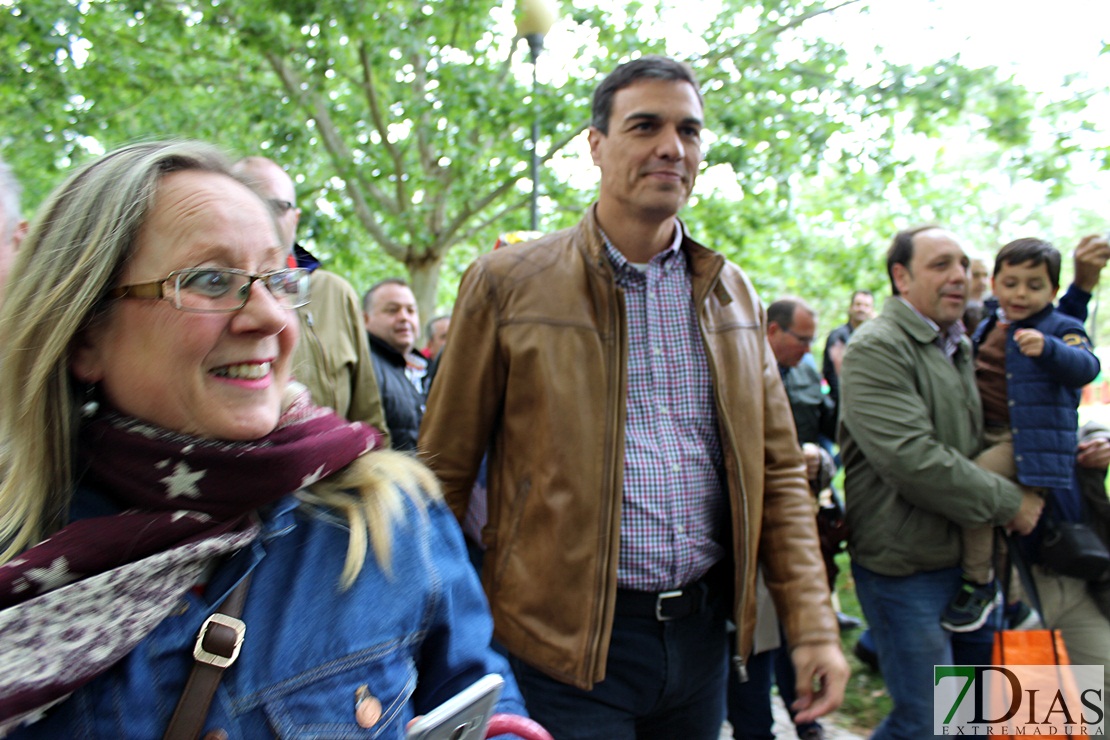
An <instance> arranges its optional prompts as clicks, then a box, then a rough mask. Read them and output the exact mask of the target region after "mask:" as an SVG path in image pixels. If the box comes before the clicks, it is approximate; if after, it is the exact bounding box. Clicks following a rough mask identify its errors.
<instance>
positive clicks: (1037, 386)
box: [941, 239, 1099, 632]
mask: <svg viewBox="0 0 1110 740" xmlns="http://www.w3.org/2000/svg"><path fill="white" fill-rule="evenodd" d="M1059 289H1060V253H1059V252H1058V251H1057V250H1056V249H1055V248H1054V247H1053V246H1052V245H1051V244H1049V243H1048V242H1045V241H1042V240H1041V239H1018V240H1016V241H1012V242H1010V243H1009V244H1007V245H1006V246H1004V247H1003V248H1002V250H1001V251H1000V252H999V253H998V256H997V257H996V258H995V262H994V274H993V276H992V277H991V290H992V292H993V293H994V296H995V298H996V299H997V300H998V310H997V311H996V312H995V314H994V315H989V316H987V317H986V318H985V319H984V320H983V322H982V323H981V324H979V328H978V329H976V331H975V335H974V336H973V338H972V343H973V344H974V345H975V348H976V356H975V381H976V384H977V385H978V387H979V395H980V396H981V398H982V401H983V422H984V425H985V435H984V436H985V442H986V449H984V451H983V452H982V453H981V454H980V455H979V457H977V458H976V462H977V463H978V464H979V465H981V466H982V467H984V468H986V469H987V470H990V471H992V472H995V473H998V474H999V475H1003V476H1006V477H1007V478H1011V479H1013V480H1016V481H1017V482H1018V483H1020V484H1021V485H1023V486H1026V487H1028V488H1032V489H1038V490H1044V489H1052V488H1067V487H1069V486H1070V485H1071V483H1072V470H1073V468H1074V466H1075V450H1076V444H1077V438H1076V429H1077V427H1078V425H1079V424H1078V421H1079V414H1078V408H1079V397H1080V390H1081V389H1082V387H1083V386H1084V385H1086V384H1087V383H1089V382H1091V381H1092V380H1094V379H1095V376H1096V375H1098V372H1099V361H1098V358H1097V357H1095V355H1094V353H1093V352H1092V351H1091V343H1090V340H1089V339H1088V338H1087V333H1086V332H1085V331H1084V330H1083V324H1082V323H1081V322H1079V321H1077V320H1076V319H1073V318H1071V317H1070V316H1066V315H1064V314H1062V313H1059V312H1058V311H1055V310H1054V309H1053V307H1052V301H1053V299H1055V298H1056V293H1057V291H1058V290H1059ZM993 545H994V531H993V528H992V527H989V526H987V527H982V528H975V529H968V528H965V529H964V532H963V556H962V567H963V571H964V583H963V586H962V587H961V589H960V591H959V592H958V593H957V594H956V595H955V596H954V597H953V598H952V601H951V602H949V604H948V606H947V607H946V608H945V610H944V614H943V615H942V617H941V624H942V625H943V626H944V628H945V629H947V630H950V631H952V632H971V631H974V630H977V629H979V628H980V627H982V626H983V624H984V623H985V622H986V621H987V617H988V616H990V613H991V611H993V610H994V608H995V605H996V604H997V603H998V599H999V592H998V585H997V583H996V582H995V580H994V574H993V572H992V568H991V561H992V558H993V554H994V547H993Z"/></svg>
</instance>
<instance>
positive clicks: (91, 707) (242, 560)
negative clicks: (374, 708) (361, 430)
mask: <svg viewBox="0 0 1110 740" xmlns="http://www.w3.org/2000/svg"><path fill="white" fill-rule="evenodd" d="M404 500H405V506H404V510H403V512H402V515H401V516H400V517H399V518H398V520H397V521H396V522H395V523H394V526H393V555H392V573H386V572H383V570H382V569H381V568H380V567H379V566H378V564H377V561H376V560H375V559H374V557H373V555H370V556H368V557H367V560H366V563H365V565H364V566H363V569H362V572H361V573H360V574H359V576H358V579H357V580H356V581H355V582H354V584H353V585H352V586H351V587H350V588H349V589H348V590H346V591H342V590H341V589H340V587H339V578H340V572H341V571H342V568H343V562H344V557H345V553H346V549H347V534H348V531H347V527H346V522H345V520H341V519H339V518H337V517H336V515H335V514H334V513H332V512H328V511H323V510H321V509H318V508H316V507H312V506H309V505H307V504H303V503H300V502H298V500H297V499H295V498H294V497H292V496H290V497H287V498H285V499H283V500H282V501H280V502H279V503H278V504H276V505H275V506H274V507H272V509H271V510H270V511H269V512H267V513H266V514H265V516H264V521H263V533H262V536H261V537H259V539H258V540H256V541H255V542H254V543H253V545H252V546H251V547H248V548H245V549H244V550H241V551H240V552H238V553H236V554H235V555H234V556H233V557H231V558H230V559H228V560H227V561H226V562H225V563H224V564H223V565H222V566H221V567H220V568H219V569H218V570H217V571H216V572H215V573H214V574H213V576H212V578H211V579H210V581H209V584H208V586H207V588H206V589H205V593H204V595H203V596H200V595H198V594H196V593H189V594H187V595H186V596H185V597H184V598H183V599H182V601H181V603H180V605H179V607H178V608H177V609H176V610H175V611H174V612H173V613H172V614H171V616H169V617H167V618H166V619H165V620H164V621H163V622H162V623H161V624H159V625H158V627H157V628H156V629H155V630H154V632H152V633H151V634H150V635H148V636H147V637H146V639H144V640H143V641H142V642H141V643H140V644H139V645H138V647H137V648H136V649H135V650H134V651H132V653H131V654H130V655H128V657H127V658H125V659H124V660H123V661H121V662H120V663H119V664H117V665H116V666H115V667H113V668H112V669H111V670H110V671H108V672H107V673H105V674H102V675H100V676H98V677H97V678H96V679H94V680H93V681H92V682H91V683H89V684H87V685H86V686H84V687H82V688H81V689H79V690H78V691H77V692H75V693H74V694H73V695H72V696H71V697H70V698H69V699H67V700H66V701H65V702H63V703H62V704H60V705H58V706H57V707H55V708H53V709H52V710H49V711H48V712H47V715H46V717H45V718H44V719H43V720H40V721H39V722H37V723H35V724H32V725H30V726H28V727H24V728H21V729H20V730H17V731H16V732H15V733H13V735H12V737H49V738H60V737H101V738H144V739H146V738H156V737H161V736H162V733H163V732H164V731H165V729H166V726H167V725H168V724H169V720H170V716H171V715H172V713H173V710H174V707H175V705H176V703H177V700H178V698H179V697H180V696H181V691H182V688H183V687H184V684H185V680H186V677H187V675H188V673H189V671H190V670H191V667H192V663H193V660H192V649H193V643H194V641H195V638H196V634H197V631H198V629H199V628H200V625H201V623H202V622H203V621H204V619H205V618H206V617H207V616H208V615H209V614H210V613H212V611H213V610H214V607H213V605H214V604H216V603H217V602H219V601H222V599H223V598H224V596H225V595H226V594H227V593H228V592H229V591H230V590H231V589H232V588H233V587H234V586H235V585H236V584H237V583H238V582H239V580H240V579H241V578H242V577H243V576H244V575H245V574H246V573H247V572H248V571H251V572H253V577H252V580H251V584H250V590H249V592H248V596H247V602H246V606H245V608H244V611H243V617H242V618H243V621H244V622H245V623H246V625H247V632H246V638H245V640H244V644H243V649H242V652H241V654H240V656H239V659H238V661H237V662H236V663H235V665H233V666H232V667H231V668H229V669H228V670H227V671H226V672H225V674H224V676H223V680H222V682H221V683H220V686H219V689H218V690H217V692H216V696H215V698H214V700H213V702H212V708H211V710H210V712H209V715H208V719H207V721H206V722H205V725H204V729H205V731H206V732H207V731H209V730H212V729H216V728H221V729H223V730H225V731H226V732H227V736H228V737H229V738H271V737H275V736H276V737H282V738H299V737H328V738H348V737H349V738H389V739H390V740H399V739H400V738H403V737H404V729H405V725H406V724H407V723H408V721H409V720H411V719H412V718H413V717H414V716H415V715H418V714H424V713H427V712H428V711H429V710H431V709H432V708H434V707H435V706H437V705H438V704H440V703H442V702H443V701H445V700H446V699H448V698H449V697H451V696H452V695H454V694H455V693H457V692H458V691H460V690H461V689H463V688H465V687H466V686H468V685H469V684H471V683H472V682H473V681H475V680H477V679H478V678H480V677H481V676H483V675H485V674H486V673H500V674H502V675H503V676H504V677H505V681H506V685H505V688H504V691H503V692H502V695H501V701H500V703H499V705H498V709H497V711H500V712H511V713H514V714H524V713H525V711H524V706H523V702H522V700H521V698H520V694H519V692H518V690H517V687H516V684H515V682H514V680H513V678H512V674H511V672H510V670H509V667H508V665H507V664H506V663H505V662H504V660H503V659H502V658H501V656H499V655H497V654H496V653H495V652H494V651H493V650H491V649H490V648H489V643H490V634H491V630H492V623H491V621H490V617H489V610H488V606H487V604H486V602H485V597H484V595H483V594H482V591H481V588H480V586H479V584H478V580H477V578H476V575H475V573H474V571H473V568H471V566H470V563H469V562H468V561H467V558H466V553H465V549H464V546H463V540H462V536H461V534H460V532H459V528H458V524H457V523H456V522H455V519H454V517H453V516H452V515H451V513H450V512H449V511H448V509H447V508H446V507H445V506H444V505H443V504H441V503H439V502H429V503H428V504H427V506H426V510H425V511H423V512H422V511H421V510H420V508H419V506H417V505H416V504H414V503H413V502H412V501H410V500H409V499H408V498H405V499H404ZM105 505H106V502H105V500H104V499H103V498H101V497H98V496H96V495H95V494H92V493H89V492H82V493H80V494H78V497H77V503H76V504H75V507H74V514H75V518H80V517H81V516H86V517H87V516H91V515H93V514H96V513H104V512H105V509H104V507H105ZM362 686H366V687H367V689H368V690H369V692H370V694H371V695H373V696H374V697H376V698H377V699H378V700H379V701H380V702H381V706H382V717H381V719H380V720H379V721H378V722H377V724H375V725H374V726H373V727H371V728H369V729H363V728H361V727H360V726H359V725H358V724H357V723H356V721H355V692H356V691H357V690H358V689H359V688H360V687H362Z"/></svg>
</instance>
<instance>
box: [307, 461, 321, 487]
mask: <svg viewBox="0 0 1110 740" xmlns="http://www.w3.org/2000/svg"><path fill="white" fill-rule="evenodd" d="M322 477H324V466H323V465H321V466H320V467H318V468H316V470H314V471H312V472H311V473H309V474H308V475H306V476H305V478H304V480H303V481H301V488H308V487H309V486H311V485H312V484H313V483H315V482H316V481H318V480H320V479H321V478H322Z"/></svg>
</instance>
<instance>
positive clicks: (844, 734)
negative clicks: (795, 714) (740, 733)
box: [720, 695, 864, 740]
mask: <svg viewBox="0 0 1110 740" xmlns="http://www.w3.org/2000/svg"><path fill="white" fill-rule="evenodd" d="M771 708H772V709H773V710H774V713H775V740H797V735H795V734H794V725H793V723H791V721H790V715H789V714H788V713H787V711H786V706H785V705H784V704H783V703H782V699H780V698H779V697H778V696H777V695H776V696H775V697H774V698H773V701H772V704H771ZM821 725H822V726H823V727H824V728H825V740H864V736H863V735H857V734H856V733H854V732H849V731H848V730H845V729H842V728H840V727H837V726H836V724H835V717H834V718H833V719H832V720H829V719H825V720H822V721H821ZM720 740H732V728H731V727H729V725H728V723H727V722H726V723H725V725H724V727H722V728H721V737H720Z"/></svg>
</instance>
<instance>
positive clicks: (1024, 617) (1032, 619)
mask: <svg viewBox="0 0 1110 740" xmlns="http://www.w3.org/2000/svg"><path fill="white" fill-rule="evenodd" d="M1004 621H1005V624H1006V629H1008V630H1033V629H1037V628H1038V627H1040V626H1041V615H1040V614H1037V612H1035V611H1033V610H1032V609H1030V608H1029V605H1028V604H1026V603H1025V602H1024V601H1017V602H1014V603H1013V604H1007V605H1006V612H1005V615H1004Z"/></svg>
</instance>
